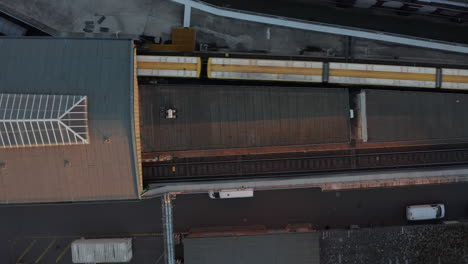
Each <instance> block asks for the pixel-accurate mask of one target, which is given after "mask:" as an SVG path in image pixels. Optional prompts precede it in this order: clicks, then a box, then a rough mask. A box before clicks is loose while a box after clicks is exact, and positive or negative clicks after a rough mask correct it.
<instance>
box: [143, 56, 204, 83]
mask: <svg viewBox="0 0 468 264" xmlns="http://www.w3.org/2000/svg"><path fill="white" fill-rule="evenodd" d="M136 59H137V62H136V63H137V74H138V76H152V77H178V78H199V77H200V72H201V59H200V57H188V56H149V55H138V56H137V58H136Z"/></svg>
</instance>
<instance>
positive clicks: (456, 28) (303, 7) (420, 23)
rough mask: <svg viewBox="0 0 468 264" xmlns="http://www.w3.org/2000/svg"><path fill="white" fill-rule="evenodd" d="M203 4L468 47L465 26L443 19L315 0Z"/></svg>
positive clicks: (214, 0) (212, 0) (239, 0)
mask: <svg viewBox="0 0 468 264" xmlns="http://www.w3.org/2000/svg"><path fill="white" fill-rule="evenodd" d="M205 2H208V3H211V4H214V5H219V6H224V7H229V8H233V9H241V10H247V11H253V12H259V13H266V14H271V15H278V16H284V17H292V18H298V19H304V20H309V21H315V22H322V23H328V24H336V25H344V26H349V27H357V28H365V29H371V30H379V31H384V32H390V33H397V34H402V35H410V36H416V37H422V38H430V39H437V40H445V41H450V42H460V43H468V36H467V35H466V34H464V32H466V30H467V28H468V25H466V24H456V23H452V22H450V21H449V19H446V18H437V17H430V16H421V15H417V14H415V15H409V16H401V15H397V14H396V13H395V12H392V11H387V10H385V11H380V10H375V9H363V8H346V9H345V8H337V7H336V6H335V5H334V3H333V2H332V1H317V0H274V1H265V0H235V1H233V0H207V1H205Z"/></svg>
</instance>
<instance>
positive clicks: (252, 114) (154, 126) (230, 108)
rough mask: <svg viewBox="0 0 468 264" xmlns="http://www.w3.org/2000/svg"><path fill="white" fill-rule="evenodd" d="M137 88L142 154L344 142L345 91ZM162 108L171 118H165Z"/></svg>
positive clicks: (346, 128)
mask: <svg viewBox="0 0 468 264" xmlns="http://www.w3.org/2000/svg"><path fill="white" fill-rule="evenodd" d="M140 91H141V106H142V109H141V120H142V123H141V137H142V142H143V145H142V148H143V152H152V151H179V150H206V149H229V148H250V147H269V146H288V145H306V144H326V143H346V142H349V98H348V93H347V90H346V89H339V88H326V89H321V88H310V87H265V86H263V87H262V86H252V87H249V86H196V85H193V86H188V85H157V86H140ZM167 108H173V109H175V110H176V111H177V118H175V119H166V118H165V116H164V115H162V114H161V113H162V112H164V109H167ZM161 111H162V112H161Z"/></svg>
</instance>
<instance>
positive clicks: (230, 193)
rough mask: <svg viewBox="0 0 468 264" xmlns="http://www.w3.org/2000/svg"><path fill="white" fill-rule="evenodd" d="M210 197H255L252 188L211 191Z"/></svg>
mask: <svg viewBox="0 0 468 264" xmlns="http://www.w3.org/2000/svg"><path fill="white" fill-rule="evenodd" d="M208 196H210V198H211V199H228V198H246V197H253V196H254V190H253V189H252V188H247V189H229V190H219V191H209V192H208Z"/></svg>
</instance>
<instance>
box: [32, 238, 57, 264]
mask: <svg viewBox="0 0 468 264" xmlns="http://www.w3.org/2000/svg"><path fill="white" fill-rule="evenodd" d="M55 241H57V239H54V240H52V242H50V243H49V245H48V246H47V248H46V249H45V250H44V251H43V252H42V254H41V255H40V256H39V257H38V258H37V259H36V261H34V264H37V263H39V261H41V259H42V258H43V257H44V256H45V254H46V253H47V251H49V249H50V248H51V247H52V245H53V244H54V243H55Z"/></svg>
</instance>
